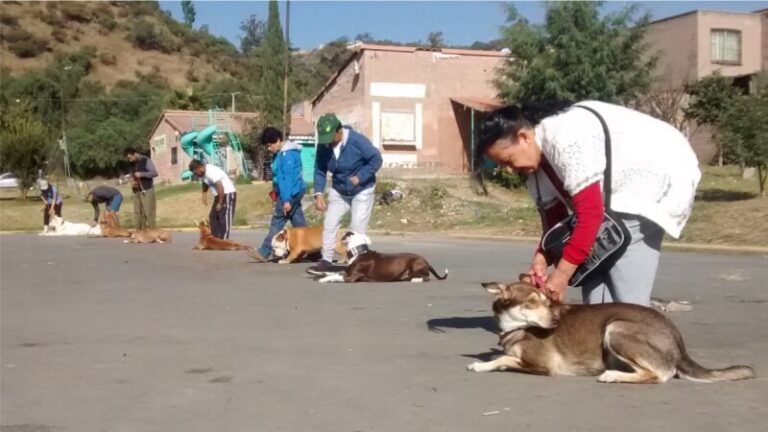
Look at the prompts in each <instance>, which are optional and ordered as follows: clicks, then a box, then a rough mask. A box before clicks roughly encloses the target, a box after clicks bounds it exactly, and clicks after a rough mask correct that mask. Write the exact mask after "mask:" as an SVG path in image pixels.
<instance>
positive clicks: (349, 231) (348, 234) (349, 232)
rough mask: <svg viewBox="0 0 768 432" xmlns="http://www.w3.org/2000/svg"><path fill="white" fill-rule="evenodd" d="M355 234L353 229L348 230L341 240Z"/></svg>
mask: <svg viewBox="0 0 768 432" xmlns="http://www.w3.org/2000/svg"><path fill="white" fill-rule="evenodd" d="M353 235H355V232H354V231H351V230H348V231H347V232H345V233H344V235H343V236H341V240H342V241H344V240H346V239H348V238H350V237H352V236H353Z"/></svg>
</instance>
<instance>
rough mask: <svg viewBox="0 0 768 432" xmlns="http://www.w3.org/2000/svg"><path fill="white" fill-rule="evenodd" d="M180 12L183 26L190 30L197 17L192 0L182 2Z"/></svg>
mask: <svg viewBox="0 0 768 432" xmlns="http://www.w3.org/2000/svg"><path fill="white" fill-rule="evenodd" d="M181 11H182V12H183V13H184V24H186V25H187V27H189V28H192V25H193V24H194V23H195V17H196V16H197V12H195V5H193V4H192V0H182V1H181Z"/></svg>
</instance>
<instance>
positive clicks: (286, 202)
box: [251, 127, 307, 262]
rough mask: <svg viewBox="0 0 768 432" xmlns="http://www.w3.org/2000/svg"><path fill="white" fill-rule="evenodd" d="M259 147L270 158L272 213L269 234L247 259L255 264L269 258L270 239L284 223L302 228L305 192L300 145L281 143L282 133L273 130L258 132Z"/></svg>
mask: <svg viewBox="0 0 768 432" xmlns="http://www.w3.org/2000/svg"><path fill="white" fill-rule="evenodd" d="M261 144H262V145H264V146H266V147H267V150H269V152H270V153H272V154H273V155H275V156H274V159H273V161H272V189H273V191H272V193H271V194H270V196H272V197H273V199H274V200H275V212H274V213H273V214H272V222H271V223H270V225H269V233H268V234H267V236H266V237H264V242H263V243H262V244H261V247H260V248H259V250H258V251H255V252H254V253H252V254H251V256H252V257H253V258H254V259H256V260H257V261H261V262H267V261H268V260H269V259H270V258H271V255H272V237H274V236H275V235H276V234H277V233H279V232H280V231H281V230H282V229H283V227H285V224H286V222H288V221H290V222H291V226H293V227H294V228H298V227H305V226H307V222H306V221H305V220H304V210H303V209H302V208H301V198H302V197H303V196H304V193H305V192H306V190H307V185H306V183H304V178H303V177H302V170H301V146H299V145H298V144H296V143H293V142H291V141H283V133H282V132H280V131H279V130H278V129H276V128H273V127H268V128H266V129H264V131H263V132H262V133H261Z"/></svg>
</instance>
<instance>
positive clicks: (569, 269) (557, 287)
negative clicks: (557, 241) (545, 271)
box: [542, 259, 579, 302]
mask: <svg viewBox="0 0 768 432" xmlns="http://www.w3.org/2000/svg"><path fill="white" fill-rule="evenodd" d="M578 267H579V266H578V265H576V264H573V263H570V262H568V260H566V259H561V260H560V262H559V263H557V268H555V271H553V272H552V273H550V274H549V276H548V277H547V279H546V281H545V282H546V283H545V284H544V287H543V290H542V291H543V292H544V294H546V295H547V297H549V298H550V299H552V300H554V301H556V302H562V301H563V300H565V291H566V290H567V289H568V282H569V281H570V280H571V276H573V273H575V272H576V269H577V268H578Z"/></svg>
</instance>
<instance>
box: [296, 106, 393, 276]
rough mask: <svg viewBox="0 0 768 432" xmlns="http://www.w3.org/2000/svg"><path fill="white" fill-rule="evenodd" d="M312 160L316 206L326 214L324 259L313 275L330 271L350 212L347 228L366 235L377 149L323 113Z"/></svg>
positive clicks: (378, 157)
mask: <svg viewBox="0 0 768 432" xmlns="http://www.w3.org/2000/svg"><path fill="white" fill-rule="evenodd" d="M317 143H318V147H317V156H316V159H315V207H316V208H317V209H318V210H319V211H321V212H325V221H324V223H323V260H322V261H320V262H319V263H318V264H317V265H316V266H313V267H310V268H309V269H307V272H309V273H310V274H313V275H322V274H325V272H327V271H329V270H332V269H333V266H332V265H331V261H332V260H333V253H334V248H335V246H336V233H337V232H338V230H339V225H340V224H341V218H342V217H344V215H345V214H347V213H348V212H350V210H351V212H352V221H351V223H350V229H351V230H352V231H354V232H356V233H359V234H365V232H366V230H367V227H368V221H369V220H370V219H371V213H372V212H373V201H374V200H373V199H374V187H375V186H376V172H377V171H378V170H379V169H380V168H381V164H382V158H381V152H379V149H377V148H376V147H374V146H373V144H371V141H370V140H368V138H366V137H365V136H363V135H362V134H360V133H358V132H355V131H354V130H352V128H349V127H344V126H342V124H341V121H340V120H339V119H338V118H337V117H336V115H335V114H324V115H323V116H322V117H320V118H319V119H318V121H317ZM328 173H330V174H331V178H332V187H331V190H330V192H329V193H328V203H327V204H326V202H325V184H326V181H327V175H328Z"/></svg>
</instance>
